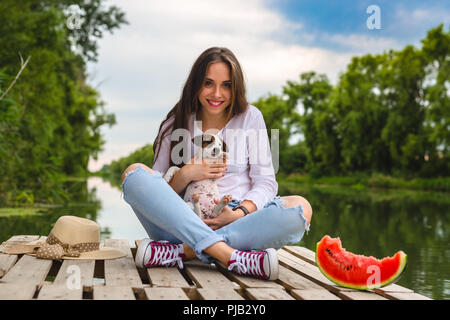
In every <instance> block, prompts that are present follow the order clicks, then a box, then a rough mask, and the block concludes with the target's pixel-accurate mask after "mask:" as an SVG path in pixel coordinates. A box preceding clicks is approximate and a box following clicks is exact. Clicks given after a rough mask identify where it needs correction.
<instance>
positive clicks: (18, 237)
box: [5, 235, 40, 243]
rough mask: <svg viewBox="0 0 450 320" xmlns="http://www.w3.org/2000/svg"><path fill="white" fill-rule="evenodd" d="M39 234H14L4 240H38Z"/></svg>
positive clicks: (24, 241)
mask: <svg viewBox="0 0 450 320" xmlns="http://www.w3.org/2000/svg"><path fill="white" fill-rule="evenodd" d="M39 238H40V236H37V235H15V236H12V237H11V238H9V239H8V240H6V241H5V242H20V243H27V242H31V241H35V240H38V239H39Z"/></svg>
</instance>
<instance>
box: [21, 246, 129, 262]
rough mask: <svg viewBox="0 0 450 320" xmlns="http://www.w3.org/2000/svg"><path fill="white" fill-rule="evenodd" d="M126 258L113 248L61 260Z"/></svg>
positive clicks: (101, 248) (83, 253) (104, 248)
mask: <svg viewBox="0 0 450 320" xmlns="http://www.w3.org/2000/svg"><path fill="white" fill-rule="evenodd" d="M24 254H26V255H30V256H36V253H24ZM125 256H127V253H126V252H124V251H122V250H120V249H117V248H113V247H100V249H99V250H95V251H88V252H81V253H80V255H79V256H78V257H69V256H63V257H62V258H61V259H62V260H110V259H118V258H123V257H125Z"/></svg>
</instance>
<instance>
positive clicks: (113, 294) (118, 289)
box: [93, 285, 136, 300]
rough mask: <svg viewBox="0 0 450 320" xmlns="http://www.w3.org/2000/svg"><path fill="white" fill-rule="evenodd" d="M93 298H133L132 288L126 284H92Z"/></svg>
mask: <svg viewBox="0 0 450 320" xmlns="http://www.w3.org/2000/svg"><path fill="white" fill-rule="evenodd" d="M93 298H94V300H135V299H136V298H135V296H134V293H133V289H132V288H131V287H128V286H107V285H106V286H105V285H94V292H93Z"/></svg>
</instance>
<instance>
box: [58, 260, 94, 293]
mask: <svg viewBox="0 0 450 320" xmlns="http://www.w3.org/2000/svg"><path fill="white" fill-rule="evenodd" d="M94 269H95V260H64V262H63V264H62V265H61V268H60V269H59V271H58V274H57V275H56V278H55V280H54V281H53V284H54V285H57V284H58V285H67V284H68V283H67V282H68V281H69V282H70V283H71V284H68V285H69V286H72V287H73V286H77V285H78V283H79V284H80V287H81V288H83V287H92V285H93V279H94ZM78 276H79V277H80V278H79V279H77V278H76V277H78Z"/></svg>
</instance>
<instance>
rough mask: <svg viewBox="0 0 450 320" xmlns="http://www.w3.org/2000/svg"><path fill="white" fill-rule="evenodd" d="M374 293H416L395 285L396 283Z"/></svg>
mask: <svg viewBox="0 0 450 320" xmlns="http://www.w3.org/2000/svg"><path fill="white" fill-rule="evenodd" d="M374 291H375V292H377V293H378V294H381V295H385V293H389V292H401V293H412V292H414V291H413V290H411V289H408V288H405V287H402V286H399V285H398V284H395V283H393V284H390V285H387V286H385V287H381V288H377V289H374Z"/></svg>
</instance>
